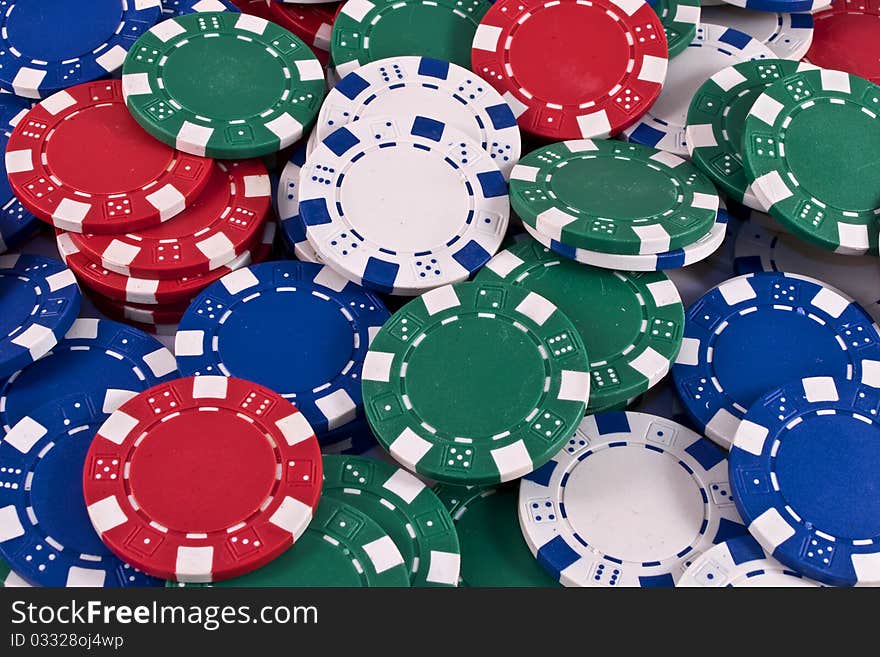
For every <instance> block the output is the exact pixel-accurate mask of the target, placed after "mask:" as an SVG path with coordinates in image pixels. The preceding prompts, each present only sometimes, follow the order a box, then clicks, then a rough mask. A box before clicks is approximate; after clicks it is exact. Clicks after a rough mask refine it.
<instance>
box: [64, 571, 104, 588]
mask: <svg viewBox="0 0 880 657" xmlns="http://www.w3.org/2000/svg"><path fill="white" fill-rule="evenodd" d="M106 578H107V573H105V572H104V571H103V570H101V569H98V568H82V567H79V566H71V567H70V570H68V571H67V581H66V585H67V586H69V587H72V588H99V587H103V586H104V580H105V579H106Z"/></svg>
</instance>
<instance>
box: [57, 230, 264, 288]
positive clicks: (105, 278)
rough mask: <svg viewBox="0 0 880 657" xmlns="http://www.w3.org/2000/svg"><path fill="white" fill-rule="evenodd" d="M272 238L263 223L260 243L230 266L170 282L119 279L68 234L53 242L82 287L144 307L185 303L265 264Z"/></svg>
mask: <svg viewBox="0 0 880 657" xmlns="http://www.w3.org/2000/svg"><path fill="white" fill-rule="evenodd" d="M274 237H275V224H274V223H267V224H265V226H264V227H263V234H262V238H261V240H260V242H259V243H258V244H255V245H253V247H252V249H249V250H248V251H245V252H244V253H242V254H241V255H240V256H239V257H237V258H236V259H235V260H233V261H232V262H230V263H228V264H226V265H224V266H222V267H219V268H217V269H215V270H213V271H211V272H209V273H207V274H201V275H198V276H181V277H180V278H177V279H173V280H159V279H155V278H136V277H131V276H123V275H122V274H117V273H116V272H112V271H110V270H109V269H105V268H104V267H102V266H101V264H100V263H96V262H93V261H92V260H91V259H89V258H88V257H87V256H85V255H83V254H82V253H80V251H79V249H78V248H77V246H76V244H74V243H73V239H72V238H71V237H70V235H69V234H68V233H59V234H58V235H57V236H56V241H57V244H58V252H59V253H60V254H61V257H62V259H63V260H64V262H65V263H66V264H67V266H68V267H70V269H71V271H73V273H74V274H75V275H76V277H77V280H78V281H79V282H80V284H81V285H83V286H84V287H88V288H89V289H91V290H92V291H94V292H96V293H97V294H100V295H103V296H105V297H107V298H108V299H112V300H115V301H121V302H125V303H138V304H144V305H159V304H161V305H168V304H177V303H184V302H185V303H189V301H191V300H192V299H194V298H195V297H196V296H197V295H198V294H199V293H200V292H201V291H202V290H204V289H205V288H206V287H208V286H209V285H211V284H212V283H214V282H215V281H218V280H220V279H221V278H223V276H225V275H226V274H228V273H230V272H232V271H236V270H238V269H241V268H242V267H247V266H248V265H250V264H251V262H252V261H255V262H261V261H263V260H265V259H266V257H267V256H268V254H269V252H270V251H271V248H272V241H273V239H274ZM252 251H253V254H252Z"/></svg>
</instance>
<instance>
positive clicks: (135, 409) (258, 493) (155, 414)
mask: <svg viewBox="0 0 880 657" xmlns="http://www.w3.org/2000/svg"><path fill="white" fill-rule="evenodd" d="M205 410H210V411H211V412H203V411H205ZM206 455H211V456H210V461H211V465H210V468H205V467H203V464H204V462H205V457H206ZM83 493H84V496H85V501H86V508H87V509H88V514H89V518H91V521H92V524H93V525H94V527H95V530H96V531H97V532H98V534H99V535H100V536H101V539H102V540H103V541H104V543H105V544H106V545H107V546H108V547H109V548H110V549H111V550H113V552H114V553H116V554H117V555H118V556H120V557H121V558H123V559H125V560H126V561H128V562H129V563H132V564H133V565H135V566H136V567H137V568H140V569H141V570H143V571H144V572H147V573H150V574H152V575H154V576H156V577H162V578H165V579H173V580H177V581H182V582H212V581H217V580H222V579H228V578H230V577H236V576H238V575H243V574H245V573H248V572H250V571H252V570H255V569H256V568H259V567H260V566H263V565H265V564H267V563H269V562H270V561H271V560H272V559H274V558H275V557H277V556H279V555H281V554H282V553H283V552H284V551H285V550H287V549H288V548H289V547H290V546H291V545H293V543H294V542H295V541H296V539H297V538H299V537H300V536H301V535H302V533H303V532H304V531H305V530H306V527H307V526H308V524H309V522H310V521H311V520H312V515H313V512H314V509H315V507H317V505H318V497H319V496H320V493H321V455H320V451H319V449H318V441H317V440H316V439H315V434H314V431H313V430H312V428H311V426H309V423H308V422H307V421H306V419H305V417H303V415H302V414H301V413H300V412H299V411H297V410H296V407H294V406H293V405H292V404H290V403H289V402H287V401H286V400H285V399H283V398H282V397H280V396H279V395H277V394H276V393H274V392H272V391H271V390H269V389H268V388H264V387H262V386H259V385H257V384H255V383H251V382H249V381H243V380H241V379H235V378H226V377H221V376H199V377H191V378H183V379H177V380H175V381H169V382H166V383H162V384H160V385H157V386H155V387H153V388H150V389H149V390H147V391H145V392H143V393H141V394H138V395H137V396H135V397H132V398H131V399H129V400H128V401H127V402H125V403H123V404H122V405H121V406H120V407H119V409H118V410H116V411H115V412H114V413H113V414H112V415H111V416H110V417H109V418H108V419H107V421H106V422H104V424H103V425H101V428H100V429H99V430H98V432H97V434H96V435H95V438H94V441H93V442H92V444H91V447H90V448H89V450H88V453H87V454H86V458H85V466H84V471H83Z"/></svg>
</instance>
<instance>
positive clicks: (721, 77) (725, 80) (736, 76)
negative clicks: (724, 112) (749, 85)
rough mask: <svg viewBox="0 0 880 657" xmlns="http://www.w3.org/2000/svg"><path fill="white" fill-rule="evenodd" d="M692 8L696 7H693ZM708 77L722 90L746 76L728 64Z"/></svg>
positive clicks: (731, 86) (729, 88) (726, 89)
mask: <svg viewBox="0 0 880 657" xmlns="http://www.w3.org/2000/svg"><path fill="white" fill-rule="evenodd" d="M694 9H697V8H696V7H694ZM679 10H681V5H679ZM710 79H711V80H712V82H714V83H715V84H717V85H718V86H719V87H721V89H722V91H730V90H731V89H733V88H734V87H735V86H737V85H738V84H742V83H743V82H745V81H746V76H745V75H743V74H742V73H740V72H739V71H737V70H736V69H735V68H734V67H733V66H728V67H727V68H722V69H721V70H720V71H718V72H717V73H715V74H714V75H713V76H712V77H711V78H710Z"/></svg>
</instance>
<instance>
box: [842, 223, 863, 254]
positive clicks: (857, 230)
mask: <svg viewBox="0 0 880 657" xmlns="http://www.w3.org/2000/svg"><path fill="white" fill-rule="evenodd" d="M837 241H838V242H839V243H840V246H839V247H837V248H836V249H835V251H834V252H835V253H841V254H844V255H862V254H863V253H865V252H866V251H867V250H868V249H869V248H870V247H871V242H870V238H869V235H868V226H866V225H865V226H860V225H858V224H848V223H844V222H842V221H838V222H837Z"/></svg>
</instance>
